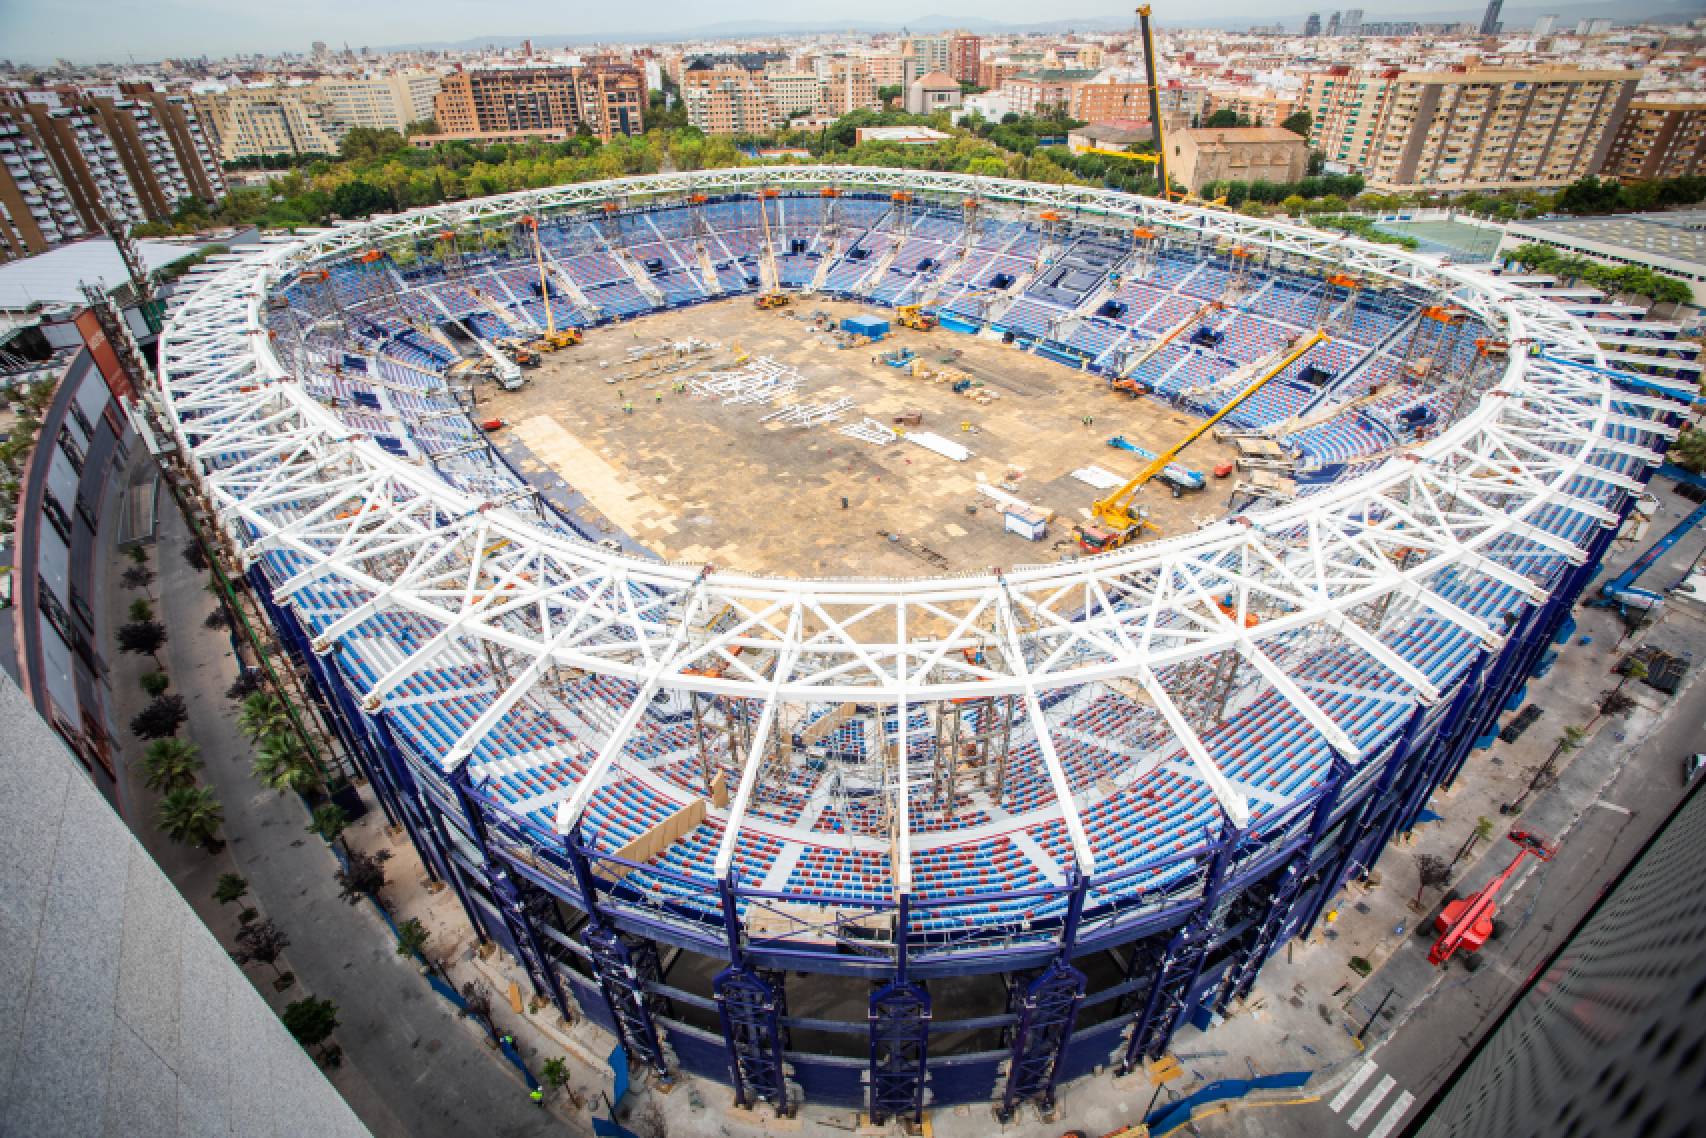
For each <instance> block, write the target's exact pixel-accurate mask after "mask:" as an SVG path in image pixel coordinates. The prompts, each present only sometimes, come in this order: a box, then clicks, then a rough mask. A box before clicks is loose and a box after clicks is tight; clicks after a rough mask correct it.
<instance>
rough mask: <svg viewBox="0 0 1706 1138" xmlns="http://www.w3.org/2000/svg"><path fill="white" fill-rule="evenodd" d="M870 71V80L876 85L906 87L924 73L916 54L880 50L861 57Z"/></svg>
mask: <svg viewBox="0 0 1706 1138" xmlns="http://www.w3.org/2000/svg"><path fill="white" fill-rule="evenodd" d="M862 58H863V59H864V61H865V67H866V69H867V70H868V71H870V73H871V82H872V83H874V84H876V85H877V86H878V87H907V86H910V85H911V84H912V81H913V80H914V79H916V78H918V77H919V76H920V75H923V74H924V68H923V65H922V63H921V62H920V61H919V59H918V57H917V56H914V55H899V54H896V53H891V52H880V53H878V54H875V55H867V56H863V57H862Z"/></svg>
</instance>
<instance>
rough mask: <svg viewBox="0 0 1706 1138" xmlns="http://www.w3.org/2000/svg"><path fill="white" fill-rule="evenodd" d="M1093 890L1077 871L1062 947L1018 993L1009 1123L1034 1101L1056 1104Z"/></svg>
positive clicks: (1004, 1117)
mask: <svg viewBox="0 0 1706 1138" xmlns="http://www.w3.org/2000/svg"><path fill="white" fill-rule="evenodd" d="M1089 889H1090V881H1089V879H1088V878H1082V877H1078V876H1077V875H1076V873H1075V874H1074V880H1073V883H1072V897H1071V899H1070V900H1069V901H1068V902H1067V907H1066V923H1065V927H1064V928H1063V930H1062V932H1061V939H1060V951H1059V952H1058V953H1057V954H1056V956H1055V958H1054V960H1053V961H1051V962H1050V963H1049V965H1048V967H1046V968H1044V969H1043V970H1042V971H1041V972H1039V973H1037V974H1036V976H1034V977H1032V978H1031V980H1030V981H1029V983H1027V984H1025V986H1024V988H1023V989H1021V990H1016V991H1015V993H1014V996H1015V999H1014V1003H1015V1008H1014V1010H1015V1011H1016V1012H1017V1013H1018V1016H1019V1020H1018V1023H1017V1024H1016V1025H1015V1027H1014V1031H1013V1050H1012V1056H1011V1058H1010V1059H1009V1060H1008V1068H1007V1087H1006V1090H1005V1091H1003V1092H1002V1095H1001V1106H1000V1108H999V1109H998V1110H997V1112H996V1113H997V1115H998V1117H999V1118H1000V1119H1001V1121H1002V1122H1003V1123H1005V1122H1009V1121H1011V1120H1012V1118H1013V1113H1014V1111H1016V1110H1017V1109H1018V1107H1019V1105H1020V1104H1021V1103H1024V1102H1028V1101H1030V1100H1031V1099H1036V1100H1037V1102H1038V1105H1040V1106H1041V1107H1042V1109H1044V1110H1051V1109H1053V1107H1054V1090H1055V1085H1056V1084H1057V1083H1058V1082H1059V1081H1060V1059H1061V1056H1062V1055H1064V1054H1065V1053H1066V1045H1067V1044H1068V1043H1069V1042H1070V1041H1071V1039H1072V1029H1073V1027H1074V1026H1076V1024H1077V1022H1078V1005H1079V1004H1080V1003H1082V1002H1083V1000H1084V988H1085V985H1086V984H1087V983H1088V981H1087V980H1086V979H1085V976H1084V973H1082V972H1080V971H1079V970H1078V969H1077V968H1074V967H1073V966H1072V950H1073V948H1074V947H1076V945H1077V941H1078V918H1079V916H1080V915H1081V914H1082V913H1083V912H1084V897H1085V894H1087V893H1088V892H1089Z"/></svg>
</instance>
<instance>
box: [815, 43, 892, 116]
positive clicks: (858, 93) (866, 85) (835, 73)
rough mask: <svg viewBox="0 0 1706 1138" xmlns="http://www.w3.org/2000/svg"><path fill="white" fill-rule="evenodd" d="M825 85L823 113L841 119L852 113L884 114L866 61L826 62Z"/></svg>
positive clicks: (838, 59) (839, 59) (840, 58)
mask: <svg viewBox="0 0 1706 1138" xmlns="http://www.w3.org/2000/svg"><path fill="white" fill-rule="evenodd" d="M827 62H828V66H827V68H826V69H825V74H824V84H823V112H824V113H825V114H828V115H833V116H834V117H836V118H840V117H841V116H842V115H845V114H849V113H851V112H853V111H875V110H881V109H882V108H881V104H879V103H878V101H877V84H876V83H875V82H874V81H873V80H872V78H871V70H870V68H868V67H866V66H865V61H864V60H863V59H854V58H852V57H850V56H836V57H834V58H832V59H830V60H828V61H827Z"/></svg>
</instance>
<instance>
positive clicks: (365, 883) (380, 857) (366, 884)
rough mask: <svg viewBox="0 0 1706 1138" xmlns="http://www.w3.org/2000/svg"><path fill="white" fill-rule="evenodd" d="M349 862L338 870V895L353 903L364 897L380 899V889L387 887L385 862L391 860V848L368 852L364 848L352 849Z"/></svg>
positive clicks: (348, 856) (348, 857)
mask: <svg viewBox="0 0 1706 1138" xmlns="http://www.w3.org/2000/svg"><path fill="white" fill-rule="evenodd" d="M347 859H348V860H347V864H345V865H344V867H343V868H342V869H340V870H338V872H337V874H336V877H337V879H338V889H339V893H338V896H340V897H341V898H343V899H344V900H345V901H348V902H349V903H350V904H351V905H354V904H356V903H357V902H359V901H360V900H361V899H362V898H363V897H372V898H373V899H374V900H375V901H377V900H378V899H379V891H380V890H381V889H383V888H385V885H386V881H385V863H386V862H387V861H390V860H391V851H390V850H379V851H377V852H375V853H367V852H365V851H363V850H350V851H349V853H348V855H347Z"/></svg>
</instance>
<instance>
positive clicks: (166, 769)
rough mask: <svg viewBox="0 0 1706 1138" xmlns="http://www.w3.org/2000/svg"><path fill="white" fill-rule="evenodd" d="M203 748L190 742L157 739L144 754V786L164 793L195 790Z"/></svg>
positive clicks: (186, 740) (175, 739)
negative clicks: (187, 789)
mask: <svg viewBox="0 0 1706 1138" xmlns="http://www.w3.org/2000/svg"><path fill="white" fill-rule="evenodd" d="M203 765H205V764H203V763H202V761H201V748H200V747H197V746H196V745H195V744H194V743H192V742H190V741H189V740H188V739H177V738H167V739H156V740H154V741H153V742H152V743H149V744H148V747H147V749H146V750H144V751H143V752H142V784H143V785H144V786H146V787H147V788H148V789H149V790H155V791H160V792H162V793H165V792H169V791H173V790H177V789H178V788H180V787H185V786H194V785H195V776H196V772H197V771H199V770H200V769H201V768H202V767H203Z"/></svg>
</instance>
